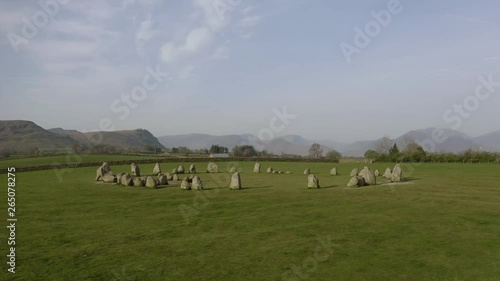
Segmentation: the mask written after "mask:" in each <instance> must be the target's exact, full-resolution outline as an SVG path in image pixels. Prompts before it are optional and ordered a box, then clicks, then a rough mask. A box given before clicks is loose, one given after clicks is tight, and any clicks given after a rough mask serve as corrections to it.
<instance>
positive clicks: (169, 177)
mask: <svg viewBox="0 0 500 281" xmlns="http://www.w3.org/2000/svg"><path fill="white" fill-rule="evenodd" d="M165 177H167V180H169V181H171V180H172V178H173V177H172V175H171V174H169V173H165Z"/></svg>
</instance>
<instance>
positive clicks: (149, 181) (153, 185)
mask: <svg viewBox="0 0 500 281" xmlns="http://www.w3.org/2000/svg"><path fill="white" fill-rule="evenodd" d="M146 187H147V188H157V187H158V182H157V181H156V180H155V179H153V177H151V176H149V177H147V178H146Z"/></svg>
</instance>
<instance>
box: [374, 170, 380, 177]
mask: <svg viewBox="0 0 500 281" xmlns="http://www.w3.org/2000/svg"><path fill="white" fill-rule="evenodd" d="M373 173H374V174H375V176H376V177H379V176H380V172H379V171H378V169H376V170H375V172H373Z"/></svg>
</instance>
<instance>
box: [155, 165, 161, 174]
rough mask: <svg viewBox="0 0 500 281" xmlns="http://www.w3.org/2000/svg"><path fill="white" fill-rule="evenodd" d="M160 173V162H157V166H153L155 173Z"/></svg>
mask: <svg viewBox="0 0 500 281" xmlns="http://www.w3.org/2000/svg"><path fill="white" fill-rule="evenodd" d="M158 174H161V168H160V163H156V164H155V167H154V168H153V175H158Z"/></svg>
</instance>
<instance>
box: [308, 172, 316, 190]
mask: <svg viewBox="0 0 500 281" xmlns="http://www.w3.org/2000/svg"><path fill="white" fill-rule="evenodd" d="M307 187H308V188H319V179H318V177H316V176H315V175H309V177H307Z"/></svg>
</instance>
